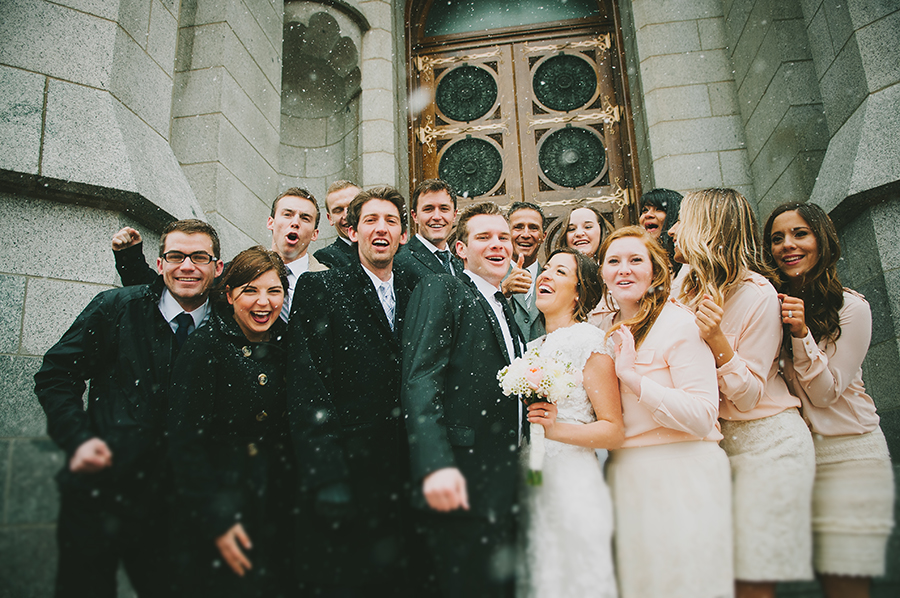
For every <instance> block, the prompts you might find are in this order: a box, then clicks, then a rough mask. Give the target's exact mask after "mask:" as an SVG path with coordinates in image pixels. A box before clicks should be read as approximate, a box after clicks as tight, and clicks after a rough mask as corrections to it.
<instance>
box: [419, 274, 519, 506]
mask: <svg viewBox="0 0 900 598" xmlns="http://www.w3.org/2000/svg"><path fill="white" fill-rule="evenodd" d="M512 332H513V336H514V338H515V337H516V336H517V331H516V330H513V331H512ZM509 361H510V356H509V355H507V352H506V344H505V342H504V340H503V333H502V331H501V329H500V324H499V323H498V321H497V319H496V317H495V316H494V312H493V311H492V310H491V307H490V305H489V304H488V302H487V300H485V298H484V297H483V295H482V294H481V293H480V292H479V291H478V289H477V288H476V287H475V285H474V283H473V282H472V281H471V279H469V277H468V276H467V275H465V274H463V275H462V276H461V277H459V278H455V277H451V276H447V275H446V274H443V275H439V276H431V277H429V278H426V279H423V280H422V281H421V282H420V284H419V285H418V286H417V287H416V290H415V291H414V292H413V296H412V298H411V299H410V305H409V309H408V310H407V321H406V323H405V327H404V334H403V381H404V384H403V394H402V401H403V408H404V413H405V417H406V427H407V431H408V434H409V444H410V456H411V462H412V476H413V478H412V479H413V481H412V483H413V489H414V491H415V492H417V495H416V504H417V506H419V507H422V508H427V506H426V505H425V502H424V497H423V496H422V495H421V486H422V479H423V478H424V477H425V476H426V475H428V474H429V473H431V472H433V471H435V470H437V469H441V468H444V467H457V468H459V470H460V471H461V472H462V474H463V475H464V476H465V478H466V487H467V490H468V496H469V505H470V507H471V511H470V512H469V513H466V512H463V511H454V512H453V513H452V515H454V516H466V515H473V514H474V515H480V516H488V515H490V514H493V515H495V516H496V517H498V518H502V517H504V516H507V515H509V514H510V513H511V510H512V508H513V506H514V504H515V502H516V494H517V493H516V487H517V486H518V480H517V475H518V471H519V468H518V451H517V450H516V449H517V445H518V417H519V415H518V409H519V408H518V405H517V400H516V399H515V398H513V397H506V396H504V395H503V393H502V392H501V389H500V385H499V382H498V381H497V372H498V371H499V370H500V369H502V368H503V367H505V366H506V365H507V364H509Z"/></svg>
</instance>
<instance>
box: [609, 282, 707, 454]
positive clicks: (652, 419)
mask: <svg viewBox="0 0 900 598" xmlns="http://www.w3.org/2000/svg"><path fill="white" fill-rule="evenodd" d="M614 317H615V314H612V313H610V314H606V315H605V316H604V317H603V318H602V319H601V320H600V321H599V322H598V326H599V327H600V329H601V330H604V331H606V330H609V329H610V328H611V327H612V325H613V318H614ZM614 338H615V337H614ZM616 340H617V339H616ZM635 371H636V372H637V373H638V374H639V375H640V376H641V393H640V396H637V395H635V394H634V393H633V392H632V391H631V389H630V388H628V387H627V386H625V385H624V384H621V383H620V384H619V389H620V392H621V396H622V414H623V418H624V421H625V442H624V444H623V445H622V447H623V448H633V447H638V446H651V445H658V444H669V443H673V442H686V441H691V440H710V441H714V442H718V441H719V440H721V439H722V434H721V432H720V431H719V426H718V419H717V418H718V401H719V397H718V390H717V389H716V363H715V359H713V356H712V352H711V351H710V350H709V347H708V346H707V345H706V343H705V342H704V341H703V339H701V338H700V332H699V330H698V329H697V324H696V323H695V321H694V316H693V314H691V312H690V311H689V310H688V309H687V308H685V307H684V306H683V305H680V304H678V303H676V302H675V301H674V300H669V302H668V303H666V305H665V306H664V307H663V310H662V312H661V313H660V315H659V317H658V318H657V320H656V322H655V323H654V324H653V327H652V328H651V329H650V332H649V334H648V335H647V336H646V337H645V338H644V342H643V343H641V346H640V347H638V350H637V358H636V360H635Z"/></svg>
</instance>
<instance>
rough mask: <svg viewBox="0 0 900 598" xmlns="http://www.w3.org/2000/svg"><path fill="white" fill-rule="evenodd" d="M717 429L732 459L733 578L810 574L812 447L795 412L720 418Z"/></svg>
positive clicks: (782, 578)
mask: <svg viewBox="0 0 900 598" xmlns="http://www.w3.org/2000/svg"><path fill="white" fill-rule="evenodd" d="M722 435H723V436H724V437H725V438H724V439H723V440H722V448H723V449H725V452H726V453H728V457H729V459H730V461H731V477H732V496H733V500H734V513H733V516H734V573H735V578H736V579H738V580H741V581H752V582H765V581H800V580H808V579H812V577H813V571H812V527H811V525H812V523H811V519H812V488H813V478H814V476H815V452H814V449H813V442H812V436H811V434H810V432H809V428H807V427H806V423H804V421H803V419H802V418H801V417H800V413H799V412H798V411H797V410H796V409H786V410H785V411H782V412H781V413H778V414H776V415H773V416H771V417H765V418H762V419H756V420H751V421H726V420H722Z"/></svg>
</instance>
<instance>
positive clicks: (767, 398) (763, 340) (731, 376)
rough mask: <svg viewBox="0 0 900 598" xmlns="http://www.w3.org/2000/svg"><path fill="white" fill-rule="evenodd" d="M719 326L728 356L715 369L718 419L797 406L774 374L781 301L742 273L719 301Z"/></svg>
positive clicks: (770, 288) (755, 277)
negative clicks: (729, 351) (730, 354)
mask: <svg viewBox="0 0 900 598" xmlns="http://www.w3.org/2000/svg"><path fill="white" fill-rule="evenodd" d="M724 309H725V314H724V315H723V316H722V322H721V324H719V327H720V328H721V329H722V332H723V334H725V338H727V339H728V342H729V344H730V345H731V348H732V349H733V350H734V357H732V358H731V359H730V360H729V361H728V363H726V364H724V365H723V366H722V367H720V368H719V369H718V375H719V395H720V397H721V401H720V403H719V417H721V418H722V419H726V420H737V421H748V420H754V419H762V418H764V417H769V416H772V415H776V414H778V413H781V412H782V411H784V410H785V409H789V408H791V407H799V406H800V399H798V398H797V397H795V396H793V395H792V394H791V393H790V391H789V390H788V387H787V384H786V383H785V381H784V378H782V376H781V373H780V372H779V363H778V362H779V359H780V356H781V335H782V326H781V303H780V302H779V300H778V293H777V292H776V291H775V287H773V286H772V284H771V283H770V282H769V281H768V280H766V278H765V277H764V276H762V275H761V274H757V273H756V272H748V273H747V274H746V275H745V276H744V279H743V280H742V281H741V283H740V284H739V285H738V286H737V288H735V289H733V290H732V291H731V292H730V293H729V294H728V296H727V297H726V298H725V306H724Z"/></svg>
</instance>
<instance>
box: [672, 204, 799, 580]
mask: <svg viewBox="0 0 900 598" xmlns="http://www.w3.org/2000/svg"><path fill="white" fill-rule="evenodd" d="M671 234H672V235H673V237H674V238H675V246H676V253H675V258H676V259H680V260H683V261H686V263H688V264H689V265H690V267H691V269H690V272H689V273H688V275H687V277H686V279H685V281H684V286H683V287H682V289H681V293H680V296H679V300H680V301H681V302H682V303H684V304H686V305H688V306H689V307H691V308H692V309H693V310H694V311H695V313H696V321H697V325H698V327H699V328H700V336H701V337H702V338H703V340H705V341H706V344H707V345H709V347H710V349H712V353H713V355H714V357H715V361H716V371H717V374H718V382H719V397H720V402H719V418H720V421H721V424H722V434H723V435H724V439H723V441H722V448H724V449H725V452H726V453H728V457H729V459H730V461H731V472H732V483H733V485H732V497H733V517H734V556H735V565H734V569H735V579H736V580H737V582H736V585H735V588H736V594H737V596H738V598H742V597H750V596H753V597H757V596H759V597H774V596H775V585H776V582H778V581H794V580H806V579H812V540H811V534H810V517H811V506H810V503H811V499H812V485H813V476H814V474H815V457H814V453H813V444H812V437H811V436H810V433H809V429H807V427H806V424H805V423H804V422H803V419H802V418H801V417H800V412H799V410H798V407H799V406H800V400H799V399H798V398H797V397H795V396H793V395H791V393H790V392H789V391H788V388H787V385H786V384H785V381H784V379H783V378H782V376H781V374H780V373H779V367H778V366H779V363H778V361H779V352H780V348H781V338H782V331H781V305H780V303H779V301H778V294H777V293H776V291H775V288H774V287H773V286H772V285H771V284H770V283H769V281H768V280H766V278H765V277H764V276H763V273H768V272H769V271H770V270H769V268H768V267H767V266H766V265H765V263H764V261H763V256H762V247H761V243H760V241H759V232H758V229H757V226H756V219H755V217H754V215H753V209H752V208H751V207H750V204H749V203H748V202H747V200H746V198H744V196H743V195H741V194H740V193H738V192H737V191H734V190H733V189H706V190H703V191H697V192H694V193H689V194H688V195H687V196H686V197H685V198H684V201H683V202H682V203H681V216H680V221H679V222H678V223H677V224H676V225H675V226H674V227H673V229H672V231H671Z"/></svg>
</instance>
